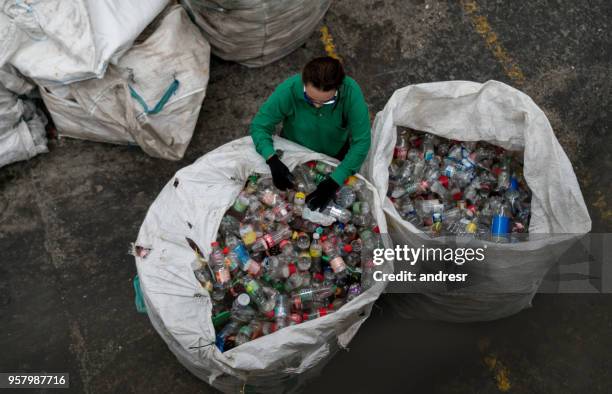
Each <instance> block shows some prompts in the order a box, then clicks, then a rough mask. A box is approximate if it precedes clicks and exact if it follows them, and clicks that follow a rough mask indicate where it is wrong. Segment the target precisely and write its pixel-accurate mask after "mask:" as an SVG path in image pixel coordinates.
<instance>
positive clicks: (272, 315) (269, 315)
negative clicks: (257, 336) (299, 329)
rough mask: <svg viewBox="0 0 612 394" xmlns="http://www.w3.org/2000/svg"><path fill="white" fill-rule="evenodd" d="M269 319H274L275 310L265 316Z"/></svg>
mask: <svg viewBox="0 0 612 394" xmlns="http://www.w3.org/2000/svg"><path fill="white" fill-rule="evenodd" d="M264 315H265V316H266V317H267V318H268V319H272V318H274V309H273V310H271V311H269V312H266V313H265V314H264Z"/></svg>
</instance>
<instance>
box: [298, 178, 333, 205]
mask: <svg viewBox="0 0 612 394" xmlns="http://www.w3.org/2000/svg"><path fill="white" fill-rule="evenodd" d="M339 187H340V186H339V185H338V184H337V183H336V181H334V180H333V179H332V178H330V177H327V178H325V179H324V180H323V181H321V183H319V186H317V189H316V190H315V191H314V192H312V193H310V194H309V195H308V197H306V204H308V208H310V210H312V211H314V210H316V209H318V210H321V209H324V208H325V207H327V204H329V202H330V200H331V199H332V198H334V196H335V195H336V190H338V188H339Z"/></svg>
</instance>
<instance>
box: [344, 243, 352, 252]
mask: <svg viewBox="0 0 612 394" xmlns="http://www.w3.org/2000/svg"><path fill="white" fill-rule="evenodd" d="M344 251H345V252H346V253H351V252H352V251H353V247H352V246H351V245H348V244H347V245H344Z"/></svg>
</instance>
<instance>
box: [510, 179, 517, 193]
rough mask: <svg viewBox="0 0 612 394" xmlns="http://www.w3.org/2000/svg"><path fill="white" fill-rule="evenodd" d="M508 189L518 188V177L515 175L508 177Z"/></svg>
mask: <svg viewBox="0 0 612 394" xmlns="http://www.w3.org/2000/svg"><path fill="white" fill-rule="evenodd" d="M509 189H510V190H518V179H516V178H515V177H512V178H510V187H509Z"/></svg>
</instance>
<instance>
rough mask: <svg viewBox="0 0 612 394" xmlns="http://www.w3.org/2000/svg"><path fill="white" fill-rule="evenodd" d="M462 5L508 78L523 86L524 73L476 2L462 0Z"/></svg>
mask: <svg viewBox="0 0 612 394" xmlns="http://www.w3.org/2000/svg"><path fill="white" fill-rule="evenodd" d="M461 5H462V7H463V11H464V12H465V13H466V15H467V16H468V17H469V18H470V20H471V22H472V25H474V30H476V32H477V33H478V34H479V35H480V36H481V37H482V39H483V40H484V42H485V44H486V45H487V48H489V49H490V50H491V52H492V53H493V56H494V57H495V59H496V60H497V61H498V62H499V63H500V64H501V66H502V68H503V69H504V72H505V73H506V75H507V76H508V78H510V79H511V80H512V81H513V82H514V83H516V84H517V85H522V84H523V83H524V82H525V75H524V74H523V71H521V68H520V67H519V65H518V64H517V63H516V62H515V61H514V60H513V59H512V57H510V55H509V54H508V52H507V51H506V49H504V47H503V46H502V44H501V43H500V42H499V40H498V37H497V33H495V32H494V31H493V29H492V28H491V24H490V23H489V21H488V20H487V17H486V16H484V15H481V14H480V7H479V6H478V4H477V3H476V1H475V0H461Z"/></svg>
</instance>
